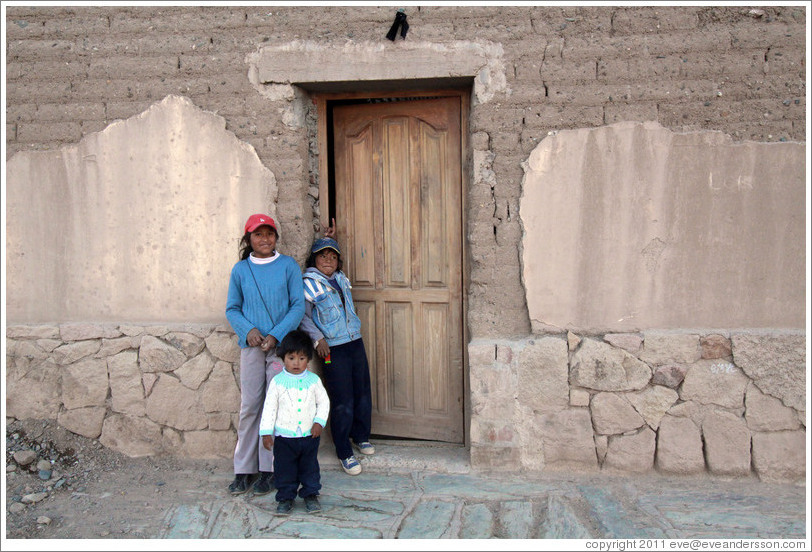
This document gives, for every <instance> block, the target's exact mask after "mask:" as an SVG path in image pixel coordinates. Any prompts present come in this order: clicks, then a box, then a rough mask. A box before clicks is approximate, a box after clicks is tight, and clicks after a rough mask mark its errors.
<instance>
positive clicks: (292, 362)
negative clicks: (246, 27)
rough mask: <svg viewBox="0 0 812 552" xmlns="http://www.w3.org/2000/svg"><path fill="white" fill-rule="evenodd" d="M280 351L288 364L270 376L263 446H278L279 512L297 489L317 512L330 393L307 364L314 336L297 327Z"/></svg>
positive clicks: (310, 509)
mask: <svg viewBox="0 0 812 552" xmlns="http://www.w3.org/2000/svg"><path fill="white" fill-rule="evenodd" d="M276 354H277V355H278V356H279V357H280V358H281V359H282V361H283V362H284V368H283V370H282V372H280V373H279V374H278V375H276V376H275V377H274V378H273V379H272V380H271V384H270V386H269V387H268V392H267V394H266V395H265V406H264V408H263V410H262V418H261V419H260V423H259V435H260V436H261V438H262V446H263V447H265V448H266V449H267V450H271V447H273V468H274V475H275V480H274V484H275V486H276V489H277V491H276V501H277V502H278V504H277V507H276V512H277V514H279V515H288V514H289V513H290V511H291V510H292V509H293V501H294V499H295V498H296V494H297V492H298V495H299V496H300V497H302V498H303V499H304V503H305V510H306V511H307V513H309V514H312V513H315V512H319V511H321V505H320V504H319V499H318V495H319V489H321V474H320V472H319V460H318V452H319V442H320V436H321V432H322V430H323V429H324V425H325V424H326V423H327V415H328V413H329V411H330V399H329V398H328V396H327V391H326V390H325V389H324V385H322V383H321V379H319V377H318V376H317V375H316V374H314V373H313V372H310V371H309V370H308V369H307V366H308V363H309V362H310V359H311V358H313V342H312V341H311V339H310V336H308V335H307V334H306V333H305V332H303V331H301V330H293V331H292V332H290V333H289V334H287V335H286V336H285V338H284V339H283V340H282V342H281V343H280V344H279V346H278V347H277V349H276Z"/></svg>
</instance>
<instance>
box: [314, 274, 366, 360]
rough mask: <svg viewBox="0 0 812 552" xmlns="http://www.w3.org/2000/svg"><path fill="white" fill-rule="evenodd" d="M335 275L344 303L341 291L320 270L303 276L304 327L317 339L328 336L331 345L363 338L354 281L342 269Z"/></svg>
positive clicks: (328, 343)
mask: <svg viewBox="0 0 812 552" xmlns="http://www.w3.org/2000/svg"><path fill="white" fill-rule="evenodd" d="M333 277H334V278H335V280H336V281H337V282H338V285H339V287H341V291H342V292H343V293H344V303H343V304H342V302H341V295H340V294H339V293H338V290H336V289H335V288H334V287H333V286H331V285H330V283H329V282H328V281H327V277H326V276H325V275H324V274H322V273H321V272H319V270H318V269H316V268H313V267H311V268H308V269H307V270H305V272H304V275H303V283H304V294H305V300H306V303H305V316H304V318H303V319H302V325H301V328H302V329H303V330H304V331H305V332H307V333H308V335H310V337H311V338H312V339H313V340H314V341H316V340H318V339H320V338H321V336H324V338H325V339H326V340H327V345H329V346H330V347H332V346H334V345H342V344H344V343H349V342H350V341H355V340H356V339H361V319H360V318H358V315H357V314H356V313H355V305H353V302H352V285H350V280H349V278H347V277H346V276H345V275H344V273H343V272H341V271H336V272H335V273H334V274H333ZM319 334H321V336H320V335H319Z"/></svg>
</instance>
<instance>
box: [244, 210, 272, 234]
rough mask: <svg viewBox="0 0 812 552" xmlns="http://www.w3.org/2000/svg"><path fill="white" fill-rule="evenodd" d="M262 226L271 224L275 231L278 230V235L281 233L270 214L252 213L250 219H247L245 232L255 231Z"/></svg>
mask: <svg viewBox="0 0 812 552" xmlns="http://www.w3.org/2000/svg"><path fill="white" fill-rule="evenodd" d="M260 226H270V227H271V228H273V231H274V232H276V235H277V236H278V235H279V230H277V228H276V223H275V222H274V221H273V219H272V218H271V217H269V216H268V215H262V214H257V215H251V216H250V217H248V220H247V221H245V233H246V234H247V233H249V232H253V231H254V230H256V229H257V228H259V227H260Z"/></svg>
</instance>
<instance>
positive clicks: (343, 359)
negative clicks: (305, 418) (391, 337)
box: [322, 339, 372, 460]
mask: <svg viewBox="0 0 812 552" xmlns="http://www.w3.org/2000/svg"><path fill="white" fill-rule="evenodd" d="M330 359H331V360H332V362H331V363H330V364H325V365H324V369H323V370H322V379H323V380H324V385H325V387H326V388H327V394H328V395H329V396H330V433H331V434H332V436H333V443H334V444H335V447H336V456H338V457H339V458H340V459H342V460H343V459H345V458H349V457H350V456H352V446H351V445H350V439H352V440H353V441H355V442H356V443H362V442H364V441H369V433H370V431H371V426H372V391H371V389H370V383H369V381H370V380H369V363H368V362H367V352H366V349H364V341H363V340H362V339H356V340H355V341H350V342H349V343H344V344H343V345H335V346H331V347H330Z"/></svg>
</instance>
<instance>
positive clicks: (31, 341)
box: [6, 323, 240, 457]
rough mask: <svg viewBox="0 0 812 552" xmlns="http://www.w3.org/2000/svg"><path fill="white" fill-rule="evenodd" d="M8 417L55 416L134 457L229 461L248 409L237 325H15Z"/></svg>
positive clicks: (8, 350)
mask: <svg viewBox="0 0 812 552" xmlns="http://www.w3.org/2000/svg"><path fill="white" fill-rule="evenodd" d="M6 334H7V337H8V339H7V341H6V345H7V347H6V364H7V374H6V385H7V393H6V396H7V399H6V415H7V416H9V417H11V418H19V419H27V418H39V419H52V420H53V419H55V420H57V422H58V423H59V424H60V425H61V426H63V427H65V428H66V429H68V430H70V431H72V432H74V433H77V434H79V435H83V436H85V437H89V438H92V439H98V440H99V441H100V442H101V443H102V444H103V445H105V446H107V447H109V448H112V449H114V450H117V451H119V452H122V453H124V454H127V455H128V456H149V455H155V454H172V455H183V456H191V457H229V456H230V455H231V454H232V453H233V451H234V445H235V444H236V429H235V428H236V427H237V423H238V414H239V408H240V390H239V359H240V349H239V346H238V345H237V339H236V336H235V335H234V333H233V332H232V331H231V329H230V328H227V327H224V326H219V325H217V326H215V325H189V324H183V325H175V326H137V325H102V324H87V323H73V324H61V325H53V326H49V325H42V326H11V327H9V328H8V329H7V332H6Z"/></svg>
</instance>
